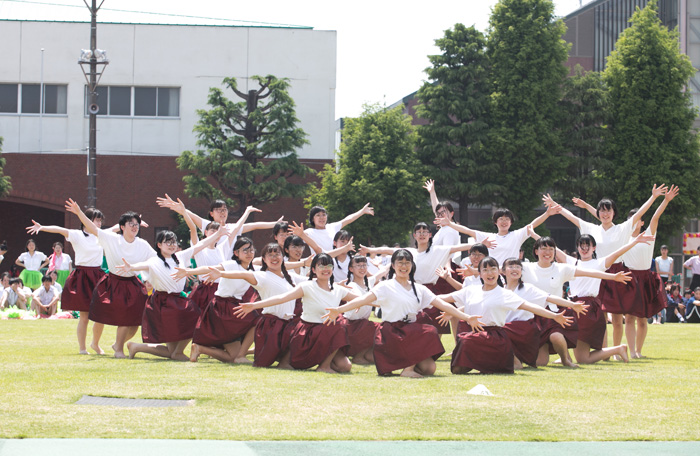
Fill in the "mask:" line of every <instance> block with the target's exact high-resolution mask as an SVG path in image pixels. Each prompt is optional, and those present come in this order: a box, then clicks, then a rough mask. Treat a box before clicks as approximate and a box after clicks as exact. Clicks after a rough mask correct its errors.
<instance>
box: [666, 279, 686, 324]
mask: <svg viewBox="0 0 700 456" xmlns="http://www.w3.org/2000/svg"><path fill="white" fill-rule="evenodd" d="M683 314H685V304H683V298H682V297H681V287H680V285H678V284H677V283H674V284H673V285H671V294H669V295H668V305H667V306H666V321H667V322H669V323H676V322H681V323H685V318H683Z"/></svg>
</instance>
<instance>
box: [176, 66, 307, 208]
mask: <svg viewBox="0 0 700 456" xmlns="http://www.w3.org/2000/svg"><path fill="white" fill-rule="evenodd" d="M251 80H252V81H255V82H257V84H258V88H257V89H253V90H249V91H248V92H243V91H241V90H239V89H238V87H237V84H236V80H235V79H234V78H225V79H224V81H223V83H224V85H225V86H226V87H227V88H228V89H230V90H231V91H232V92H233V93H234V94H235V95H236V96H237V97H238V98H240V99H241V100H242V101H231V100H229V99H227V98H226V97H225V96H224V92H223V91H222V90H221V89H219V88H216V87H212V88H211V89H209V100H208V104H209V106H211V109H209V110H198V111H197V114H198V115H199V122H197V125H195V127H194V132H195V133H196V134H197V138H198V140H197V145H198V146H199V147H201V148H203V150H197V151H196V152H192V151H184V152H183V153H182V154H181V155H180V157H178V159H177V165H178V167H179V168H180V169H181V170H186V171H190V173H189V174H188V175H186V176H185V177H183V180H184V182H185V192H186V193H187V194H188V195H189V196H191V197H202V198H207V199H209V200H213V199H223V200H225V201H226V202H227V204H228V205H229V207H230V208H231V212H232V214H233V215H234V216H236V215H240V214H241V213H242V212H243V210H245V208H246V207H247V206H251V205H252V206H259V205H262V204H265V203H269V202H271V201H275V200H277V199H279V198H282V197H292V198H295V197H300V196H303V195H304V194H305V192H306V187H307V186H306V185H302V184H297V183H293V182H290V180H289V179H290V178H292V177H294V176H298V177H300V178H303V177H305V176H306V175H308V174H309V173H313V170H312V169H311V168H309V167H307V166H305V165H303V164H302V163H300V162H299V160H298V157H297V153H296V150H297V149H299V148H300V147H302V146H303V145H304V144H307V143H308V141H307V140H306V139H305V137H306V133H304V131H303V130H302V129H301V128H298V127H297V126H296V124H297V122H298V121H299V120H298V119H297V117H296V114H295V111H294V101H293V100H292V98H291V97H290V96H289V93H288V91H287V90H288V88H289V82H288V80H287V79H278V78H276V77H274V76H271V75H268V76H265V77H262V76H253V77H252V78H251Z"/></svg>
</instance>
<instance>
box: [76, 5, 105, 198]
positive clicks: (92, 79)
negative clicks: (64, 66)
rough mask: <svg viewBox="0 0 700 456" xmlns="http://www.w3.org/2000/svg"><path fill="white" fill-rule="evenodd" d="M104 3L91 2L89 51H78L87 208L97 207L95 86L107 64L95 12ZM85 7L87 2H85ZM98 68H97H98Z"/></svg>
mask: <svg viewBox="0 0 700 456" xmlns="http://www.w3.org/2000/svg"><path fill="white" fill-rule="evenodd" d="M102 3H104V0H102V2H101V3H100V6H97V0H92V7H89V6H88V8H89V9H90V14H91V16H92V18H91V21H90V49H83V50H81V51H80V60H78V64H79V65H80V68H81V69H82V70H83V75H85V80H86V81H87V88H88V93H89V95H90V103H89V104H88V114H89V115H90V139H89V144H88V167H87V168H88V197H87V206H88V207H96V206H97V113H98V112H99V111H100V108H99V105H98V104H97V85H98V84H99V83H100V79H101V78H102V74H103V73H104V71H105V68H106V67H107V65H108V64H109V60H108V59H107V53H106V52H105V51H103V50H102V49H97V11H98V10H99V9H100V7H101V6H102ZM85 5H86V6H87V2H85ZM98 67H99V68H98Z"/></svg>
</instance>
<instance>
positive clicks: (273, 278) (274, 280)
mask: <svg viewBox="0 0 700 456" xmlns="http://www.w3.org/2000/svg"><path fill="white" fill-rule="evenodd" d="M253 274H254V275H255V280H256V282H258V283H257V285H253V287H254V288H255V289H256V290H258V293H260V298H261V299H267V298H272V297H274V296H278V295H281V294H284V293H286V292H288V291H289V290H291V289H292V288H294V287H293V286H292V285H290V284H289V282H287V279H285V278H284V277H280V276H278V275H277V274H275V273H273V272H270V271H255V272H253ZM290 276H291V277H292V282H294V281H295V279H294V277H295V276H294V275H292V274H291V273H290ZM295 302H296V300H294V299H293V300H291V301H287V302H283V303H282V304H278V305H276V306H271V307H265V308H264V309H262V313H263V314H271V315H274V316H276V317H278V318H281V319H283V320H290V319H291V318H292V317H294V303H295Z"/></svg>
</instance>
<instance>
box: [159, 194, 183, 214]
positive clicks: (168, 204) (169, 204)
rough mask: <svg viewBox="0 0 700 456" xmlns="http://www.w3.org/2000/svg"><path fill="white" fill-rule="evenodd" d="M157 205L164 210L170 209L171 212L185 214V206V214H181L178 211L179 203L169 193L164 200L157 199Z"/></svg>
mask: <svg viewBox="0 0 700 456" xmlns="http://www.w3.org/2000/svg"><path fill="white" fill-rule="evenodd" d="M156 204H158V206H160V207H162V208H165V209H170V210H171V211H175V212H177V213H178V214H180V215H183V214H184V205H183V212H180V211H179V210H178V209H179V208H178V206H177V203H176V202H175V201H174V200H173V199H172V198H171V197H170V196H169V195H168V194H167V193H166V194H165V197H163V198H161V197H157V198H156Z"/></svg>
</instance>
